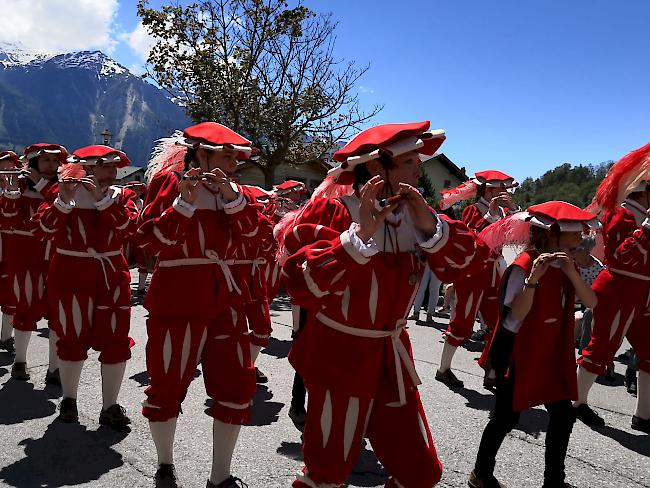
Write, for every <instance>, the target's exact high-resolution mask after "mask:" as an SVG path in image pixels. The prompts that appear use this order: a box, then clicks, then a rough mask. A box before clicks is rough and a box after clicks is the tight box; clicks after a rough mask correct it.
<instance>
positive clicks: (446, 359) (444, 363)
mask: <svg viewBox="0 0 650 488" xmlns="http://www.w3.org/2000/svg"><path fill="white" fill-rule="evenodd" d="M456 349H458V348H457V347H456V346H452V345H451V344H449V343H448V342H445V345H444V346H442V357H441V358H440V367H439V368H438V371H440V372H441V373H444V372H445V371H447V370H448V369H449V368H451V361H452V359H454V354H456Z"/></svg>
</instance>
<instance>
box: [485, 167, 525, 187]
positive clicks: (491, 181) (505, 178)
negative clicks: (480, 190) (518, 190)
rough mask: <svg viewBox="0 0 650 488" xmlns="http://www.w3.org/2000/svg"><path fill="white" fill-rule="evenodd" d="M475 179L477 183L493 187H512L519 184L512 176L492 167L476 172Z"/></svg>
mask: <svg viewBox="0 0 650 488" xmlns="http://www.w3.org/2000/svg"><path fill="white" fill-rule="evenodd" d="M474 181H475V182H476V184H477V185H485V186H491V187H495V186H505V187H510V188H512V187H513V186H517V185H518V183H517V182H516V181H515V179H514V178H513V177H512V176H510V175H507V174H505V173H502V172H501V171H497V170H495V169H491V170H489V171H479V172H478V173H475V174H474Z"/></svg>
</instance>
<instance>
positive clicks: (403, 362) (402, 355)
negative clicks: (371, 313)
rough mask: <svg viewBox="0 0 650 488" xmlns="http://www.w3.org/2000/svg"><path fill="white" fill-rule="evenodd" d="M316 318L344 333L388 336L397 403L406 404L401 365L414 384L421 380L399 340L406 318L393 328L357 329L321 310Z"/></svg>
mask: <svg viewBox="0 0 650 488" xmlns="http://www.w3.org/2000/svg"><path fill="white" fill-rule="evenodd" d="M316 318H317V319H318V320H319V321H320V322H321V323H323V324H325V325H326V326H327V327H329V328H331V329H334V330H337V331H339V332H343V333H344V334H348V335H352V336H356V337H366V338H368V339H388V338H390V340H391V343H392V346H393V356H394V358H395V371H396V373H397V389H398V392H399V405H400V406H402V405H406V388H405V386H404V371H403V369H402V367H404V368H406V372H407V373H408V374H409V376H410V377H411V380H412V381H413V384H414V385H416V386H417V385H421V384H422V380H420V377H419V376H418V373H417V371H416V370H415V364H414V363H413V359H412V358H411V356H410V355H409V353H408V351H407V349H406V347H405V346H404V343H403V342H402V341H400V339H399V336H400V334H401V333H402V330H404V329H405V328H406V320H405V319H401V320H398V321H397V323H396V324H395V329H393V330H370V329H357V328H355V327H349V326H347V325H343V324H341V323H339V322H337V321H335V320H332V319H330V318H329V317H327V316H326V315H324V314H322V313H321V312H319V313H317V314H316Z"/></svg>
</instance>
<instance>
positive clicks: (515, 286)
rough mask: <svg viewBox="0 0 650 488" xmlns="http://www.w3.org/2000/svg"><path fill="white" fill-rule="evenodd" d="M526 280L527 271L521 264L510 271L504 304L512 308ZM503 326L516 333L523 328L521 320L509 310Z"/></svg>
mask: <svg viewBox="0 0 650 488" xmlns="http://www.w3.org/2000/svg"><path fill="white" fill-rule="evenodd" d="M525 281H526V272H525V271H524V270H523V269H522V268H520V267H519V266H515V267H514V268H513V269H512V271H511V272H510V276H509V278H508V283H507V284H506V294H505V298H504V300H503V304H504V305H505V306H506V307H508V308H510V307H511V306H512V303H513V302H514V301H515V298H517V296H518V295H519V294H520V293H521V292H522V291H523V290H524V282H525ZM502 324H503V326H504V327H505V328H506V329H507V330H509V331H510V332H512V333H514V334H516V333H518V332H519V329H520V328H521V321H519V320H517V319H515V318H514V317H512V315H511V314H510V313H509V312H508V313H507V314H506V316H505V317H504V318H503V321H502Z"/></svg>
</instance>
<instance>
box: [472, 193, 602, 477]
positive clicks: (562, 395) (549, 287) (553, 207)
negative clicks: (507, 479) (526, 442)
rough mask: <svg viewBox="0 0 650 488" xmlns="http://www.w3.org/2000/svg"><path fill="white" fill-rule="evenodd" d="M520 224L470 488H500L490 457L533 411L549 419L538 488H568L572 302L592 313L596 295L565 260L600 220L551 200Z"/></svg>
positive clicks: (573, 392) (506, 280)
mask: <svg viewBox="0 0 650 488" xmlns="http://www.w3.org/2000/svg"><path fill="white" fill-rule="evenodd" d="M521 217H522V216H519V215H515V216H514V217H510V219H512V220H513V222H518V225H519V226H526V225H528V226H529V231H528V234H529V236H530V237H529V246H528V249H526V250H525V251H524V252H522V253H521V254H520V255H519V256H518V257H517V259H515V261H514V262H513V263H512V264H511V265H510V266H509V267H508V269H507V270H506V272H505V274H504V276H503V281H502V287H501V293H500V305H501V314H500V321H499V325H498V327H497V329H496V332H495V334H494V337H493V340H492V341H491V344H490V348H489V352H488V354H489V358H490V363H491V365H492V367H493V368H494V369H495V372H496V376H497V381H496V385H497V386H496V404H495V407H494V411H493V413H492V415H491V417H490V421H489V422H488V424H487V426H486V428H485V430H484V431H483V436H482V438H481V443H480V446H479V449H478V454H477V457H476V464H475V466H474V470H473V471H472V473H471V475H470V478H469V486H470V487H472V488H498V487H503V486H504V485H502V484H500V483H499V482H498V481H497V479H496V478H495V476H494V468H495V464H496V455H497V453H498V451H499V449H500V447H501V444H502V442H503V440H504V439H505V437H506V435H507V434H508V433H509V432H510V431H511V430H512V429H513V428H514V427H515V425H516V424H517V421H518V419H519V416H520V414H521V412H522V411H523V410H526V409H528V408H531V407H535V406H537V405H545V407H546V410H547V411H548V414H549V424H548V429H547V431H546V432H547V433H546V453H545V461H546V467H545V471H544V484H543V487H544V488H569V487H572V485H570V484H569V483H566V482H565V469H564V462H565V457H566V452H567V448H568V445H569V437H570V436H571V431H572V430H573V424H574V422H575V414H574V411H573V408H572V406H571V400H572V399H575V398H576V396H577V388H576V380H575V352H574V316H573V305H574V298H575V296H576V295H577V296H578V297H579V298H580V300H581V301H582V303H584V304H585V306H587V307H593V306H594V305H595V303H596V296H595V294H594V292H593V291H592V290H591V288H590V287H589V285H587V284H586V283H585V282H584V281H583V280H582V278H581V277H580V274H579V273H578V271H577V269H576V266H575V263H574V262H573V260H572V258H571V256H570V254H571V251H572V250H573V249H574V248H575V247H576V246H578V245H579V244H580V242H581V240H582V233H583V231H585V230H588V229H590V228H594V227H597V226H598V221H597V220H596V216H595V215H593V214H592V213H590V212H587V211H585V210H581V209H580V208H578V207H575V206H573V205H571V204H569V203H565V202H557V201H554V202H547V203H543V204H541V205H534V206H532V207H530V208H529V209H528V212H527V217H526V220H527V222H524V221H522V220H521ZM515 219H516V220H515ZM481 238H484V235H483V234H482V235H481ZM500 238H502V239H508V236H507V235H506V236H505V237H500ZM503 244H504V242H503V241H502V242H501V245H503ZM493 248H494V247H493Z"/></svg>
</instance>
